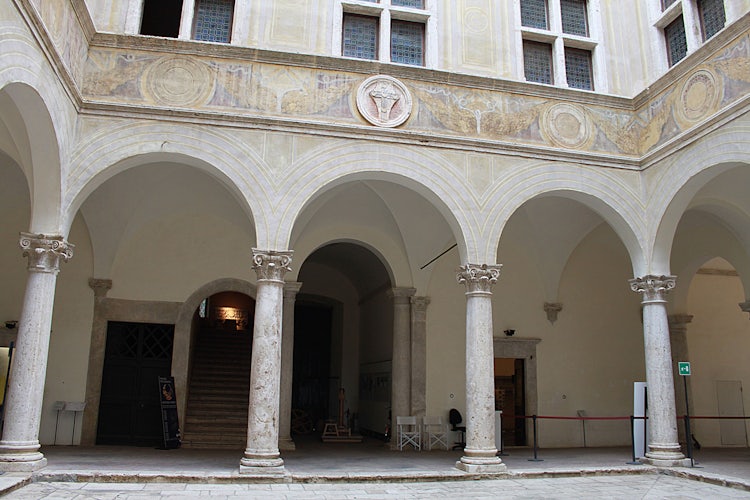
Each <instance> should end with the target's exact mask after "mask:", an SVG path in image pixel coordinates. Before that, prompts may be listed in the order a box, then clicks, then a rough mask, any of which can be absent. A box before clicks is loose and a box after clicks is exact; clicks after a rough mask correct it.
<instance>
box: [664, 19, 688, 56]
mask: <svg viewBox="0 0 750 500" xmlns="http://www.w3.org/2000/svg"><path fill="white" fill-rule="evenodd" d="M664 38H665V39H666V40H667V58H668V60H669V65H670V66H674V65H675V64H677V63H678V62H680V61H681V60H682V59H684V58H685V56H686V55H687V38H686V36H685V23H684V22H683V20H682V16H680V17H678V18H677V19H675V20H674V21H672V22H671V23H669V24H668V25H667V27H666V28H664Z"/></svg>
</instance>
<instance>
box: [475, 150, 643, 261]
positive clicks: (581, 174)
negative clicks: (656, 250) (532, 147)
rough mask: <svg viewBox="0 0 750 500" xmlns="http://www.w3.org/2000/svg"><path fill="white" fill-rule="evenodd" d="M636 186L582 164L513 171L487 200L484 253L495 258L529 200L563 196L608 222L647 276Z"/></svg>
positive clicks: (554, 165)
mask: <svg viewBox="0 0 750 500" xmlns="http://www.w3.org/2000/svg"><path fill="white" fill-rule="evenodd" d="M636 186H637V183H629V182H627V180H626V179H625V177H624V176H620V175H617V174H613V173H611V172H608V171H603V170H601V169H596V168H587V167H582V166H580V165H570V164H559V163H553V164H550V163H546V162H540V163H536V164H534V165H530V166H528V167H525V168H523V169H522V170H520V172H518V173H516V172H513V173H510V174H508V175H507V178H505V179H503V180H502V181H501V182H499V183H498V184H497V185H496V186H495V188H494V189H493V192H492V193H490V195H489V198H490V199H489V201H488V202H487V208H486V209H485V210H487V213H488V217H487V221H486V225H487V227H489V228H490V229H489V231H488V236H487V239H486V242H485V244H486V245H487V246H486V248H485V249H484V252H485V253H486V254H487V255H491V256H492V259H493V260H494V259H496V258H497V257H496V253H497V248H498V245H499V242H500V236H501V235H502V232H503V229H504V228H505V225H506V224H507V223H508V220H509V219H510V217H511V216H512V215H513V214H514V213H515V212H516V211H517V210H518V209H519V208H520V207H521V206H522V205H523V204H524V203H526V202H527V201H529V200H531V199H533V198H536V197H539V196H549V195H554V196H559V197H564V198H568V199H571V200H574V201H577V202H579V203H581V204H583V205H585V206H587V207H588V208H590V209H591V210H593V211H594V212H596V213H597V214H599V215H600V216H601V217H602V218H603V219H604V221H605V222H607V223H608V224H609V225H610V226H611V227H612V228H613V229H614V231H615V233H616V234H617V235H618V237H619V238H620V240H621V241H622V242H623V244H624V245H625V248H626V249H627V251H628V254H629V255H630V259H631V264H632V266H633V273H634V275H635V276H639V275H641V274H643V273H645V270H646V259H645V256H644V248H645V247H646V244H645V242H646V235H645V233H644V230H643V227H644V225H645V224H644V220H643V218H644V213H643V210H642V208H641V203H640V197H639V195H638V191H637V187H636Z"/></svg>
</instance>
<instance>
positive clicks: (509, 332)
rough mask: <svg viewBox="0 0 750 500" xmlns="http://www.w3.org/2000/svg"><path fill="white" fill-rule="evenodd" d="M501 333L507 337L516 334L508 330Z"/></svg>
mask: <svg viewBox="0 0 750 500" xmlns="http://www.w3.org/2000/svg"><path fill="white" fill-rule="evenodd" d="M503 333H505V335H507V336H508V337H512V336H513V334H515V333H516V331H515V330H512V329H508V330H503Z"/></svg>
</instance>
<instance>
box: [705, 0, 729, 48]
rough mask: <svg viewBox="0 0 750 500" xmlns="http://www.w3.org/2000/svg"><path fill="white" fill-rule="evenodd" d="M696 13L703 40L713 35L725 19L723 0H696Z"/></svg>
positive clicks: (722, 25)
mask: <svg viewBox="0 0 750 500" xmlns="http://www.w3.org/2000/svg"><path fill="white" fill-rule="evenodd" d="M698 13H699V14H700V19H701V31H702V33H703V40H708V39H709V38H711V37H712V36H714V35H715V34H716V33H717V32H719V31H720V30H721V29H722V28H723V27H724V24H725V23H726V21H727V19H726V13H725V12H724V1H723V0H698Z"/></svg>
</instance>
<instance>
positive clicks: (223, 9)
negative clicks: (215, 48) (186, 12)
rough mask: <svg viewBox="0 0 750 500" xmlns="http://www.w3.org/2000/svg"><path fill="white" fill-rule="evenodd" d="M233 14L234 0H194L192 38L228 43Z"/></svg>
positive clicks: (230, 35)
mask: <svg viewBox="0 0 750 500" xmlns="http://www.w3.org/2000/svg"><path fill="white" fill-rule="evenodd" d="M233 14H234V0H196V2H195V14H194V17H193V39H194V40H201V41H204V42H219V43H229V41H230V40H231V37H232V16H233Z"/></svg>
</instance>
